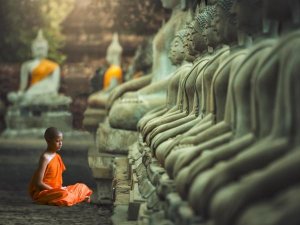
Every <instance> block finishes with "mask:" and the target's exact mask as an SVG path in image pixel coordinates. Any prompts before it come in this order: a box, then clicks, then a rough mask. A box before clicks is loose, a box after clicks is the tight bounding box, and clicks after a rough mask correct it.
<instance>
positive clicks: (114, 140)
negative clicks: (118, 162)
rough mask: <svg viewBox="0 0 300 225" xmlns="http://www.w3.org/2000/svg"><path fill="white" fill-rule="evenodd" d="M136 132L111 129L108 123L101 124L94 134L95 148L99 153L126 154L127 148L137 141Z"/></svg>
mask: <svg viewBox="0 0 300 225" xmlns="http://www.w3.org/2000/svg"><path fill="white" fill-rule="evenodd" d="M137 137H138V134H137V132H136V131H127V130H119V129H114V128H111V127H110V126H109V124H108V121H106V122H104V123H101V124H100V125H99V128H98V130H97V134H96V147H97V149H98V151H99V152H108V153H115V154H126V155H127V153H128V147H129V146H130V145H132V144H133V143H134V142H135V141H136V140H137Z"/></svg>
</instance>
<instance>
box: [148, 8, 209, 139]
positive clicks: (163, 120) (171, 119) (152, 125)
mask: <svg viewBox="0 0 300 225" xmlns="http://www.w3.org/2000/svg"><path fill="white" fill-rule="evenodd" d="M206 13H207V12H205V13H203V15H204V14H206ZM203 17H205V16H203ZM195 23H196V22H195V21H193V22H192V23H191V24H190V25H189V29H188V32H189V34H188V35H189V36H190V33H191V32H194V31H193V29H194V24H195ZM194 33H197V34H198V32H194ZM189 41H190V38H188V40H187V42H186V43H185V46H186V49H187V50H186V51H187V55H188V56H190V55H192V56H193V58H194V62H193V66H192V67H191V68H190V70H188V71H186V73H185V74H181V77H180V79H179V81H178V86H179V89H178V96H177V102H176V105H174V107H173V109H172V110H170V111H168V112H166V113H164V115H162V116H161V117H158V118H155V119H153V120H152V121H149V123H148V124H147V125H146V126H145V127H144V129H143V130H142V135H143V136H144V139H145V140H146V141H147V142H148V144H150V142H151V139H152V138H153V137H155V136H156V135H157V134H158V133H160V132H163V131H166V130H168V129H170V128H172V127H177V126H178V125H180V124H183V123H185V122H187V121H189V120H192V119H194V118H195V116H193V115H192V116H191V117H189V118H187V117H188V115H189V113H191V111H192V110H191V109H189V108H188V107H187V106H188V105H190V104H192V102H193V98H194V90H193V89H194V88H193V84H194V82H193V81H194V80H195V77H196V76H197V75H198V69H199V68H202V67H203V66H204V65H205V63H206V62H207V60H208V57H209V56H208V55H209V54H207V52H206V51H207V46H206V44H205V41H203V38H198V39H195V40H194V43H192V44H189V43H188V42H189ZM189 45H190V46H191V45H192V47H190V48H188V46H189ZM194 46H195V47H194ZM200 54H202V56H203V57H198V56H199V55H200ZM196 58H197V59H198V60H195V59H196ZM189 86H191V89H192V90H189V89H190V88H189ZM189 91H190V92H191V93H187V92H189ZM188 102H189V104H188ZM147 138H148V140H147Z"/></svg>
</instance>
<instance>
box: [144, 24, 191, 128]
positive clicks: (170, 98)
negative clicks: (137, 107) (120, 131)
mask: <svg viewBox="0 0 300 225" xmlns="http://www.w3.org/2000/svg"><path fill="white" fill-rule="evenodd" d="M187 33H188V28H184V29H182V30H180V31H178V32H177V33H176V35H175V38H174V40H173V41H172V44H171V49H170V52H169V58H170V60H171V62H172V63H173V65H178V66H179V67H178V69H176V71H175V72H174V75H173V76H172V77H171V78H169V85H168V90H167V101H166V104H165V106H163V107H161V108H159V107H158V108H156V109H154V110H152V111H150V112H148V113H147V114H146V115H145V116H143V117H142V118H141V119H140V121H139V123H138V128H139V130H140V131H141V132H142V131H143V130H144V129H145V127H146V126H147V123H148V122H149V121H153V120H156V119H157V118H161V116H163V115H164V114H165V113H168V112H169V113H172V112H174V111H176V103H177V102H178V101H180V100H179V98H180V97H179V95H180V94H179V81H180V78H181V76H182V74H186V73H188V71H189V70H190V68H191V63H190V62H189V61H191V57H190V56H189V55H187V53H186V50H185V42H186V38H187Z"/></svg>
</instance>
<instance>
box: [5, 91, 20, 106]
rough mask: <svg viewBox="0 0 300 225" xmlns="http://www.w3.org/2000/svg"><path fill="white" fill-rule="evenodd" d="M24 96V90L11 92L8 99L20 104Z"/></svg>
mask: <svg viewBox="0 0 300 225" xmlns="http://www.w3.org/2000/svg"><path fill="white" fill-rule="evenodd" d="M23 97H24V92H23V91H17V92H10V93H8V94H7V99H8V101H9V102H11V103H13V104H18V103H19V102H21V101H22V99H23Z"/></svg>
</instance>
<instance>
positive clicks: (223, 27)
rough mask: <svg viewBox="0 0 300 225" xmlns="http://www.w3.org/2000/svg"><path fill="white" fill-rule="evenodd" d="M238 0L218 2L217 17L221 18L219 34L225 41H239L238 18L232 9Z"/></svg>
mask: <svg viewBox="0 0 300 225" xmlns="http://www.w3.org/2000/svg"><path fill="white" fill-rule="evenodd" d="M235 1H236V0H219V1H218V2H217V4H216V11H217V16H216V17H217V18H218V19H219V21H218V23H216V26H218V30H219V34H220V37H221V39H222V41H223V42H224V43H226V44H227V43H231V42H235V41H237V32H236V28H237V19H236V15H235V13H234V12H233V10H232V7H233V4H234V2H235Z"/></svg>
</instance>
